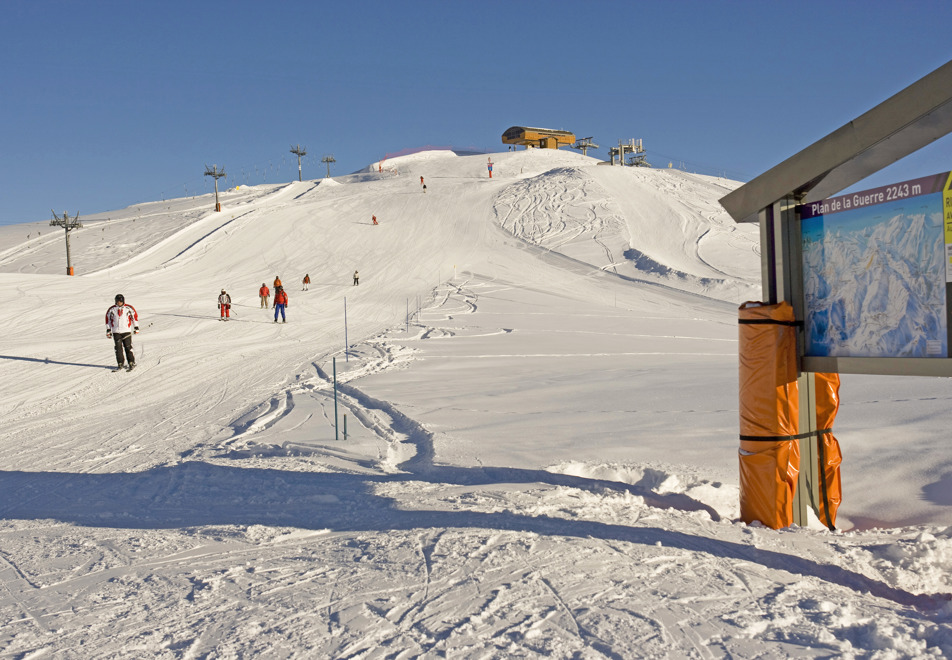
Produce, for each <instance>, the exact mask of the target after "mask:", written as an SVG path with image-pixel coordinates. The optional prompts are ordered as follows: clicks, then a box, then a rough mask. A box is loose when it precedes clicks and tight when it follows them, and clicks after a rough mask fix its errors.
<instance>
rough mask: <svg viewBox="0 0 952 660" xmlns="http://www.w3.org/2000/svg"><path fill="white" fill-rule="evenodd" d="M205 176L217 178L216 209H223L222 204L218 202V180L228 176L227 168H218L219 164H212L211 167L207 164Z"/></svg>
mask: <svg viewBox="0 0 952 660" xmlns="http://www.w3.org/2000/svg"><path fill="white" fill-rule="evenodd" d="M205 176H210V177H212V178H214V179H215V210H216V211H221V204H219V203H218V180H219V179H220V178H222V177H227V176H228V175H227V174H225V168H224V167H223V168H221V169H218V165H212V166H211V167H209V166H208V165H206V166H205Z"/></svg>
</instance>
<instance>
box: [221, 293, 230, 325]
mask: <svg viewBox="0 0 952 660" xmlns="http://www.w3.org/2000/svg"><path fill="white" fill-rule="evenodd" d="M218 308H219V309H220V310H221V319H220V320H222V321H227V320H228V318H229V317H230V316H231V296H229V295H228V294H227V293H226V292H225V290H224V289H222V290H221V294H220V295H219V296H218Z"/></svg>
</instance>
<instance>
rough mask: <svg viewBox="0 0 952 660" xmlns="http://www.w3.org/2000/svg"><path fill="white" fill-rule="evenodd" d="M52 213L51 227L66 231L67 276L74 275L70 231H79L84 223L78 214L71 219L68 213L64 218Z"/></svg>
mask: <svg viewBox="0 0 952 660" xmlns="http://www.w3.org/2000/svg"><path fill="white" fill-rule="evenodd" d="M50 213H52V214H53V219H52V220H50V226H51V227H63V228H64V229H66V274H67V275H73V265H72V263H71V261H70V256H69V230H70V229H79V228H80V227H82V226H83V225H82V223H81V222H80V221H79V214H78V213H77V214H76V215H74V216H73V217H72V218H70V217H69V214H68V213H67V212H66V211H63V217H62V218H61V217H59V216H58V215H56V211H54V210H53V209H50Z"/></svg>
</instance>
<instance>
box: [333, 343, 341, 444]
mask: <svg viewBox="0 0 952 660" xmlns="http://www.w3.org/2000/svg"><path fill="white" fill-rule="evenodd" d="M334 440H340V434H339V433H338V428H337V358H334Z"/></svg>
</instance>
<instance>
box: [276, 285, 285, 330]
mask: <svg viewBox="0 0 952 660" xmlns="http://www.w3.org/2000/svg"><path fill="white" fill-rule="evenodd" d="M287 306H288V294H287V293H285V291H284V287H283V286H279V287H278V288H277V289H275V291H274V322H275V323H277V322H278V314H279V313H280V314H281V323H287V322H288V320H287V319H286V318H285V317H284V310H285V308H286V307H287Z"/></svg>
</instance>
